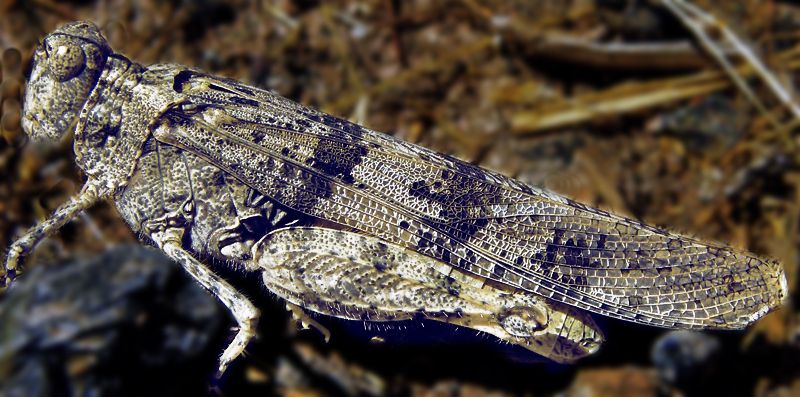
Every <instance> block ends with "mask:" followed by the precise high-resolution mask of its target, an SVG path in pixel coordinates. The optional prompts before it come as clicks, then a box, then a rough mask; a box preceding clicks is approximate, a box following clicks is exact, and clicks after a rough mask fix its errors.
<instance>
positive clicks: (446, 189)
mask: <svg viewBox="0 0 800 397" xmlns="http://www.w3.org/2000/svg"><path fill="white" fill-rule="evenodd" d="M454 166H455V170H453V171H448V170H443V171H442V172H441V174H440V175H439V178H437V179H435V180H433V181H428V180H418V181H415V182H413V183H412V184H411V186H409V194H410V195H411V196H412V197H418V198H421V199H425V200H429V201H432V202H434V203H437V204H439V205H440V206H441V208H442V209H441V211H440V213H439V216H438V218H433V219H426V223H428V224H430V225H431V226H432V227H434V228H436V229H438V230H441V231H442V232H444V233H447V234H448V235H449V236H453V237H455V238H456V239H458V240H460V241H466V240H467V239H469V238H470V237H472V236H474V235H475V233H477V232H478V230H480V229H482V228H484V227H485V226H486V225H488V224H489V218H490V217H491V216H492V213H491V211H490V208H489V205H491V204H492V203H495V202H496V201H497V198H498V197H499V195H500V193H501V192H500V189H501V188H500V187H498V186H496V185H494V184H491V183H488V182H486V181H485V180H484V176H483V173H482V171H481V170H480V169H479V168H477V167H475V166H473V165H470V164H467V163H464V162H461V161H455V162H454Z"/></svg>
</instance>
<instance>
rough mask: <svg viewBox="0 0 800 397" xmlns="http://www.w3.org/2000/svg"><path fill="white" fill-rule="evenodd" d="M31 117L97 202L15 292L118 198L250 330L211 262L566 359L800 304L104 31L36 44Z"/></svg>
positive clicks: (558, 200) (36, 132)
mask: <svg viewBox="0 0 800 397" xmlns="http://www.w3.org/2000/svg"><path fill="white" fill-rule="evenodd" d="M22 123H23V124H22V126H23V128H24V130H25V132H26V133H27V134H28V135H29V136H30V138H31V139H32V140H33V141H54V140H60V139H62V137H63V136H65V135H67V133H68V132H70V131H74V150H75V156H76V160H77V164H78V165H79V167H80V168H81V169H82V170H83V172H84V173H85V174H86V176H87V180H86V183H85V185H84V186H83V188H82V189H81V191H80V193H79V194H78V195H77V196H76V197H74V198H72V199H71V200H70V201H69V202H67V203H66V204H64V205H62V206H61V207H60V208H58V209H57V210H56V211H55V213H54V214H53V215H52V216H51V217H50V218H48V219H47V220H45V221H44V222H42V223H40V224H39V225H36V226H35V227H33V228H32V229H31V230H29V231H28V232H27V233H26V234H25V235H24V236H22V237H21V238H20V239H19V240H17V241H16V242H15V243H14V244H13V245H12V246H11V248H10V250H9V253H8V257H7V260H6V263H5V272H4V273H5V274H4V277H3V284H6V282H8V283H9V284H10V282H11V281H12V280H13V279H14V277H15V276H16V274H17V269H18V264H19V260H20V258H21V257H22V256H24V255H25V254H27V253H28V252H30V251H31V250H32V249H33V247H34V245H35V244H36V242H37V241H39V240H41V239H42V238H43V237H45V236H47V235H49V234H52V233H54V232H56V231H57V230H58V229H59V228H60V227H61V226H63V225H64V224H65V223H67V222H68V221H69V220H70V219H72V218H73V217H75V216H76V214H78V213H79V212H80V211H82V210H84V209H86V208H88V207H90V206H92V205H93V204H95V203H97V202H98V201H100V200H110V201H113V203H114V204H115V205H116V207H117V209H118V210H119V213H120V214H121V215H122V217H123V218H124V219H125V221H127V223H128V224H129V225H130V227H131V229H133V231H135V232H136V233H137V234H138V235H139V236H141V239H142V240H144V241H145V242H148V243H150V244H153V245H155V246H156V247H158V248H159V249H161V250H162V251H163V252H165V253H166V254H167V255H168V256H169V257H170V258H172V259H173V260H175V261H176V262H178V263H180V264H181V265H182V266H183V268H184V269H185V270H186V271H187V272H188V273H189V274H190V275H191V276H192V277H193V278H194V279H195V280H197V282H199V283H200V284H202V285H203V286H204V287H205V288H206V289H208V290H209V291H210V292H211V293H212V294H214V295H215V296H216V297H217V298H219V300H221V301H222V303H224V304H225V306H227V308H228V309H229V310H230V311H231V313H232V314H233V317H234V318H235V319H236V322H237V323H238V332H237V333H236V336H235V337H234V339H233V341H232V342H231V343H230V345H229V346H228V347H227V348H226V349H225V351H224V352H223V353H222V356H221V358H220V363H219V371H220V372H222V371H224V370H225V369H226V367H227V366H228V365H229V364H230V363H231V362H232V361H233V360H234V359H235V358H236V357H237V356H239V355H240V354H241V353H242V352H243V350H244V349H245V347H246V346H247V343H248V341H249V340H250V339H251V338H252V337H253V336H254V334H255V325H256V323H257V321H258V318H259V311H258V309H257V308H256V307H255V306H254V305H253V304H252V303H251V302H250V300H248V298H247V297H246V296H244V295H243V294H242V293H240V292H239V291H237V290H236V289H235V288H234V287H233V286H231V285H230V284H229V283H228V282H227V281H225V280H224V279H222V278H221V277H220V276H218V275H217V274H215V273H214V272H213V271H212V270H211V265H212V264H214V263H217V264H221V265H223V266H231V267H234V268H236V269H239V270H240V271H242V272H260V273H261V275H262V276H263V281H264V284H265V286H266V287H267V289H269V291H271V292H272V293H274V294H276V295H277V296H279V297H280V298H283V299H284V300H285V301H286V302H287V304H288V305H289V307H290V308H291V310H292V311H293V313H295V315H296V316H297V317H298V318H299V319H301V320H302V321H303V322H304V323H306V324H312V325H314V326H316V327H318V328H319V329H320V330H323V331H324V328H323V327H322V326H321V325H319V324H317V323H315V322H314V320H313V319H311V318H310V317H309V316H308V315H307V314H306V313H305V312H304V310H310V311H313V312H317V313H321V314H325V315H329V316H336V317H340V318H345V319H352V320H368V321H379V322H380V321H395V320H403V319H410V318H423V319H432V320H436V321H442V322H446V323H450V324H455V325H459V326H463V327H468V328H471V329H475V330H478V331H483V332H485V333H488V334H491V335H494V336H496V337H497V338H499V339H501V340H503V341H507V342H509V343H512V344H517V345H520V346H523V347H525V348H527V349H529V350H531V351H533V352H535V353H538V354H540V355H542V356H544V357H547V358H549V359H552V360H554V361H557V362H562V363H569V362H573V361H575V360H577V359H579V358H581V357H584V356H586V355H589V354H592V353H593V352H595V351H596V350H597V349H598V347H599V346H600V344H601V343H602V342H603V340H604V336H603V334H602V332H601V330H600V329H599V328H598V326H597V325H596V323H595V322H594V320H593V317H592V316H593V315H595V314H598V315H603V316H609V317H613V318H617V319H622V320H627V321H631V322H635V323H640V324H646V325H652V326H658V327H665V328H686V329H709V328H711V329H740V328H743V327H745V326H747V325H748V324H750V323H752V322H753V321H755V320H757V319H758V318H760V317H761V316H763V315H764V314H766V313H767V312H768V311H770V310H772V309H774V308H776V307H777V306H779V305H780V303H781V302H782V300H784V299H785V298H786V296H787V286H786V278H785V275H784V273H783V270H782V268H781V265H780V264H779V263H777V262H775V261H772V260H765V259H760V258H758V257H756V256H754V255H752V254H749V253H746V252H740V251H736V250H734V249H732V248H729V247H727V246H724V245H720V244H711V243H706V242H701V241H698V240H696V239H693V238H690V237H686V236H682V235H679V234H675V233H672V232H669V231H665V230H662V229H659V228H655V227H652V226H648V225H645V224H643V223H641V222H638V221H636V220H631V219H626V218H624V217H621V216H617V215H613V214H610V213H608V212H605V211H602V210H598V209H594V208H591V207H588V206H586V205H583V204H581V203H578V202H575V201H572V200H570V199H567V198H565V197H562V196H559V195H557V194H555V193H551V192H549V191H546V190H542V189H539V188H536V187H532V186H528V185H526V184H524V183H521V182H519V181H516V180H513V179H511V178H508V177H505V176H503V175H500V174H498V173H495V172H492V171H489V170H486V169H483V168H480V167H478V166H474V165H471V164H469V163H466V162H464V161H461V160H458V159H456V158H454V157H451V156H448V155H444V154H440V153H437V152H434V151H431V150H428V149H425V148H422V147H419V146H416V145H414V144H411V143H407V142H404V141H401V140H399V139H396V138H394V137H392V136H389V135H385V134H381V133H378V132H375V131H371V130H369V129H367V128H364V127H361V126H359V125H357V124H354V123H351V122H349V121H346V120H343V119H339V118H336V117H333V116H330V115H327V114H324V113H321V112H319V111H316V110H313V109H310V108H307V107H305V106H302V105H300V104H297V103H295V102H292V101H290V100H288V99H285V98H283V97H281V96H279V95H276V94H274V93H272V92H269V91H266V90H262V89H258V88H255V87H251V86H248V85H245V84H242V83H239V82H237V81H234V80H230V79H226V78H221V77H216V76H211V75H209V74H206V73H204V72H202V71H198V70H195V69H192V68H189V67H186V66H181V65H171V64H164V65H152V66H147V67H145V66H143V65H140V64H138V63H136V62H134V61H131V60H129V59H128V58H126V57H125V56H123V55H121V54H119V53H115V52H114V51H113V50H112V49H111V48H110V46H109V45H108V43H107V42H106V40H105V38H104V37H103V36H102V35H101V34H100V32H99V31H98V29H97V28H96V27H95V26H94V25H92V24H91V23H87V22H77V23H72V24H68V25H65V26H62V27H60V28H59V29H57V30H56V31H55V32H53V33H51V34H49V35H48V36H47V37H46V38H45V39H44V41H43V42H42V43H41V45H40V46H39V47H38V49H37V50H36V52H35V57H34V64H33V70H32V74H31V77H30V81H29V83H28V85H27V89H26V94H25V102H24V115H23V121H22Z"/></svg>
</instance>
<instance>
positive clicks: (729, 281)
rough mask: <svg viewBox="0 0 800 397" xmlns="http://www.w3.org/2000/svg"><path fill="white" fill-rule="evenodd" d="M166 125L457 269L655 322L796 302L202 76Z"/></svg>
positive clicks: (618, 223)
mask: <svg viewBox="0 0 800 397" xmlns="http://www.w3.org/2000/svg"><path fill="white" fill-rule="evenodd" d="M174 89H175V90H176V91H178V92H179V93H181V94H184V95H186V100H185V101H184V102H182V103H180V104H176V105H175V106H173V107H171V108H170V109H168V110H167V111H166V112H165V113H164V114H163V115H162V117H161V118H160V120H159V122H158V123H157V125H156V126H155V136H156V138H157V139H159V140H160V141H162V142H165V143H169V144H173V145H176V146H179V147H181V148H184V149H186V150H190V151H192V152H194V153H196V154H198V155H200V156H202V157H204V158H206V159H208V160H209V161H211V162H213V163H214V164H216V165H218V166H219V167H220V168H222V169H224V170H225V171H227V172H229V173H231V174H232V175H234V176H235V177H237V178H239V179H240V180H242V181H243V182H244V183H246V184H248V185H249V186H251V187H252V188H254V189H256V190H258V191H260V192H261V193H263V194H264V195H267V196H270V197H272V198H273V199H275V200H277V201H280V202H281V203H283V204H285V205H286V206H288V207H291V208H292V209H294V210H297V211H300V212H303V213H305V214H308V215H311V216H315V217H319V218H323V219H326V220H329V221H332V222H335V223H338V224H341V225H344V226H348V227H352V228H354V229H357V230H359V231H361V232H363V233H366V234H369V235H373V236H376V237H379V238H381V239H384V240H386V241H388V242H391V243H395V244H399V245H401V246H405V247H407V248H409V249H412V250H415V251H417V252H420V253H423V254H425V255H428V256H431V257H433V258H436V259H438V260H439V261H441V262H443V263H447V264H449V265H451V266H452V267H455V268H459V269H462V270H464V271H467V272H470V273H473V274H475V275H479V276H482V277H485V278H487V279H491V280H494V281H496V282H499V283H502V284H506V285H509V286H513V287H516V288H521V289H524V290H527V291H531V292H533V293H536V294H539V295H541V296H544V297H548V298H551V299H553V300H555V301H558V302H563V303H566V304H569V305H573V306H575V307H578V308H582V309H586V310H590V311H593V312H596V313H600V314H604V315H608V316H612V317H616V318H621V319H625V320H631V321H636V322H640V323H646V324H651V325H658V326H665V327H684V328H706V327H715V328H741V327H743V326H745V325H746V324H748V323H749V322H751V321H753V320H754V319H755V318H757V317H758V316H760V315H761V314H763V313H764V312H765V311H766V310H768V309H769V308H772V307H775V306H777V305H778V304H779V303H780V301H781V300H782V298H783V296H784V295H785V286H784V285H783V284H782V283H783V282H784V281H783V278H782V276H781V274H782V273H781V271H780V267H779V265H778V264H777V263H775V262H772V261H763V260H761V259H758V258H757V257H755V256H751V255H749V254H745V253H740V252H736V251H733V250H731V249H729V248H726V247H722V246H712V245H707V244H703V243H700V242H698V241H696V240H693V239H690V238H686V237H683V236H680V235H677V234H673V233H668V232H666V231H663V230H659V229H655V228H652V227H648V226H646V225H643V224H641V223H639V222H636V221H632V220H628V219H624V218H621V217H618V216H614V215H610V214H608V213H606V212H603V211H600V210H596V209H592V208H588V207H585V206H583V205H581V204H579V203H576V202H573V201H570V200H568V199H565V198H563V197H560V196H558V195H555V194H552V193H549V192H546V191H543V190H539V189H536V188H533V187H530V186H527V185H524V184H522V183H519V182H517V181H514V180H512V179H509V178H506V177H503V176H501V175H499V174H496V173H493V172H490V171H486V170H483V169H481V168H479V167H476V166H473V165H470V164H468V163H465V162H462V161H459V160H457V159H455V158H452V157H450V156H446V155H442V154H438V153H435V152H433V151H430V150H427V149H424V148H421V147H418V146H416V145H413V144H410V143H406V142H403V141H400V140H397V139H394V138H392V137H390V136H387V135H384V134H381V133H376V132H374V131H371V130H368V129H365V128H363V127H360V126H358V125H356V124H353V123H350V122H348V121H346V120H342V119H338V118H335V117H332V116H329V115H326V114H323V113H320V112H318V111H315V110H312V109H309V108H306V107H303V106H301V105H299V104H296V103H294V102H291V101H289V100H287V99H285V98H282V97H280V96H277V95H275V94H272V93H270V92H268V91H264V90H259V89H256V88H253V87H249V86H246V85H242V84H241V83H237V82H235V81H232V80H227V79H220V78H216V77H213V76H208V75H204V74H202V73H199V72H195V71H191V70H183V71H181V72H179V73H177V74H176V75H175V77H174Z"/></svg>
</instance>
